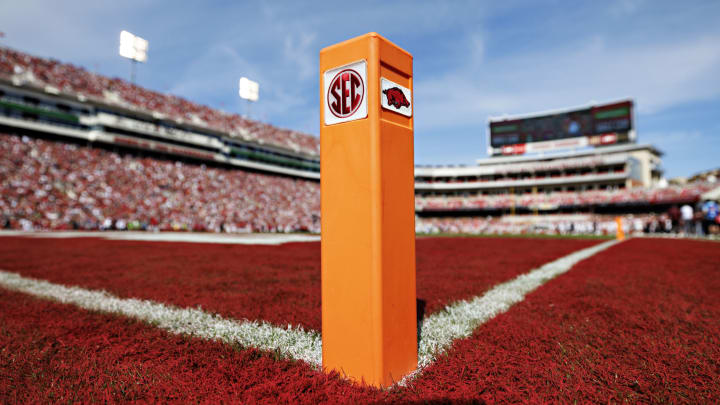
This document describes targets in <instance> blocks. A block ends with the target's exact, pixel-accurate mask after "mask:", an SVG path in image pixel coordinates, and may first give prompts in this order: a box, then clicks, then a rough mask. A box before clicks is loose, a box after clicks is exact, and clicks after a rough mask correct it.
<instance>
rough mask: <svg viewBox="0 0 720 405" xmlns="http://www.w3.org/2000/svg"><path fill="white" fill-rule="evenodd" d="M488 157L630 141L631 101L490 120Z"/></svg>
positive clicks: (631, 140) (631, 127)
mask: <svg viewBox="0 0 720 405" xmlns="http://www.w3.org/2000/svg"><path fill="white" fill-rule="evenodd" d="M489 127H490V128H489V136H488V138H489V145H488V154H490V155H491V156H497V155H520V154H524V153H530V152H543V151H550V150H558V149H566V148H579V147H584V146H602V145H611V144H617V143H628V142H633V141H634V139H633V135H632V129H633V102H632V101H631V100H626V101H620V102H615V103H610V104H602V105H596V106H590V107H586V108H582V109H575V110H570V111H563V112H558V113H551V114H544V115H535V116H528V117H520V118H512V119H490V125H489Z"/></svg>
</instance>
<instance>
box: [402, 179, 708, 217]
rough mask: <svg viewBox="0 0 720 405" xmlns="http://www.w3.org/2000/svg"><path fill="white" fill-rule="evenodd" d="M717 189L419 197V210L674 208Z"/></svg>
mask: <svg viewBox="0 0 720 405" xmlns="http://www.w3.org/2000/svg"><path fill="white" fill-rule="evenodd" d="M714 187H717V184H714V183H708V182H700V183H694V184H687V185H684V186H668V187H665V188H652V189H645V188H631V189H618V190H586V191H583V192H574V191H572V192H553V193H547V194H546V193H538V194H521V195H517V196H513V195H511V194H498V195H480V196H471V197H462V196H429V197H417V198H416V199H415V206H416V208H417V209H418V210H458V209H510V208H512V207H513V206H515V207H516V208H517V207H524V208H535V207H540V208H542V207H547V208H551V207H573V206H588V205H615V204H673V203H678V204H680V203H685V202H694V201H697V200H698V199H699V197H700V195H702V194H703V193H705V192H707V191H709V190H711V189H712V188H714Z"/></svg>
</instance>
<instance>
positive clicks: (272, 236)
mask: <svg viewBox="0 0 720 405" xmlns="http://www.w3.org/2000/svg"><path fill="white" fill-rule="evenodd" d="M0 236H26V237H32V238H58V239H65V238H101V239H109V240H137V241H146V242H197V243H227V244H237V245H280V244H283V243H288V242H317V241H319V240H320V236H318V235H303V234H282V233H248V234H222V233H199V232H132V231H130V232H126V231H123V232H118V231H105V232H100V231H96V232H85V231H47V232H43V231H8V230H0Z"/></svg>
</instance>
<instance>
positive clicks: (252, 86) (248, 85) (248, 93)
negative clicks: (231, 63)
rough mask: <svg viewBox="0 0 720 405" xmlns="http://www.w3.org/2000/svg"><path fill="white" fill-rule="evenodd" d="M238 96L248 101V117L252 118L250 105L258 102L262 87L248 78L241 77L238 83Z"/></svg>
mask: <svg viewBox="0 0 720 405" xmlns="http://www.w3.org/2000/svg"><path fill="white" fill-rule="evenodd" d="M238 94H240V98H241V99H243V100H247V116H248V117H250V103H252V102H255V101H258V98H259V95H260V85H259V84H258V83H257V82H254V81H252V80H250V79H248V78H247V77H241V78H240V82H239V83H238Z"/></svg>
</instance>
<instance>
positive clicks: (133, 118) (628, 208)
mask: <svg viewBox="0 0 720 405" xmlns="http://www.w3.org/2000/svg"><path fill="white" fill-rule="evenodd" d="M633 108H634V106H633V103H632V101H630V100H621V101H618V102H614V103H610V104H605V105H595V106H584V107H581V108H574V109H568V110H563V111H553V112H546V113H541V114H531V115H525V116H520V117H500V118H493V119H490V121H489V123H488V136H487V138H488V154H489V155H490V157H489V158H486V159H481V160H478V161H477V162H476V164H475V165H472V166H452V165H445V166H436V167H429V166H418V167H416V168H415V190H416V199H415V205H416V213H417V215H418V218H419V219H422V218H423V217H447V216H457V217H463V216H464V217H480V216H482V217H484V216H488V215H491V216H498V215H502V214H506V213H535V214H537V213H556V214H568V213H624V212H652V211H655V212H661V211H663V210H666V209H667V208H668V207H669V206H670V205H674V204H683V203H695V202H697V201H699V199H700V198H701V195H702V193H705V192H708V191H709V190H711V189H713V188H715V187H717V185H716V184H710V183H709V182H700V183H695V184H685V185H682V186H672V185H671V186H665V184H663V183H664V180H663V169H662V155H663V153H662V152H661V151H660V150H658V149H657V148H655V147H654V146H653V145H649V144H640V143H637V142H636V141H637V135H636V134H635V131H634V128H633ZM0 133H8V134H19V135H34V136H38V137H43V138H48V137H50V138H53V139H60V140H65V141H68V140H71V141H73V142H74V143H76V144H77V143H79V144H81V145H84V146H90V147H101V148H104V149H110V150H115V151H128V150H134V151H139V153H140V154H141V155H143V156H157V155H163V156H165V157H167V156H170V157H172V158H173V159H177V160H183V161H193V162H199V163H204V164H212V165H219V166H221V167H235V168H237V169H241V170H243V171H248V172H251V173H262V174H266V175H267V174H269V175H274V176H279V177H282V178H287V179H289V180H292V181H295V180H300V181H310V182H311V183H315V185H311V188H313V189H316V190H317V191H315V192H316V193H317V194H318V195H319V185H317V180H318V179H319V177H320V172H319V160H320V148H319V142H318V139H317V138H316V137H314V136H312V135H309V134H303V133H300V132H297V131H291V130H285V129H280V128H276V127H274V126H271V125H268V124H264V123H259V122H256V121H252V120H248V119H246V118H244V117H241V116H239V115H237V114H229V113H226V112H222V111H219V110H215V109H211V108H209V107H206V106H203V105H199V104H196V103H193V102H190V101H187V100H184V99H182V98H179V97H176V96H172V95H167V94H161V93H158V92H154V91H151V90H148V89H145V88H142V87H139V86H136V85H134V84H130V83H128V82H126V81H124V80H121V79H117V78H108V77H104V76H101V75H98V74H94V73H90V72H88V71H86V70H84V69H82V68H79V67H75V66H72V65H69V64H63V63H60V62H57V61H54V60H49V59H44V58H38V57H34V56H31V55H28V54H25V53H22V52H18V51H15V50H12V49H8V48H0ZM293 179H294V180H293ZM312 199H313V201H314V200H316V199H318V197H317V196H315V197H313V198H312ZM312 205H314V202H313V204H312ZM304 212H305V211H304ZM307 212H310V211H307ZM6 215H7V214H6ZM307 215H309V216H311V217H313V220H312V222H317V221H316V220H317V218H316V217H317V216H318V215H319V211H318V212H315V211H312V213H310V214H307ZM245 220H246V221H247V220H248V219H247V218H246V219H245ZM222 221H224V220H220V219H219V220H217V221H215V222H222ZM253 229H255V228H253ZM259 229H266V228H265V227H262V228H259ZM270 229H272V228H270ZM287 229H290V230H294V229H295V228H292V227H291V228H287ZM303 229H304V228H303Z"/></svg>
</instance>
